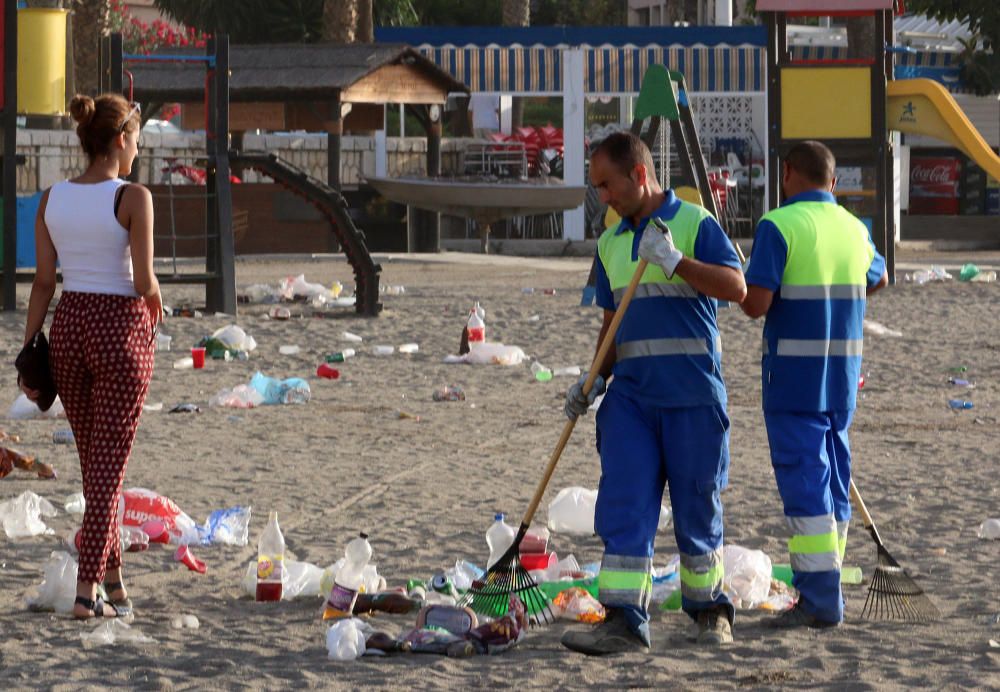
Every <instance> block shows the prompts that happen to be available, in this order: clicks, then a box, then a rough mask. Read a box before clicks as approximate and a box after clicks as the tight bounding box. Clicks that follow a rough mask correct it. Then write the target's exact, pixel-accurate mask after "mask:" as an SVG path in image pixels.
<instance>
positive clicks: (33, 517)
mask: <svg viewBox="0 0 1000 692" xmlns="http://www.w3.org/2000/svg"><path fill="white" fill-rule="evenodd" d="M55 515H56V508H55V507H53V506H52V503H51V502H49V501H48V500H46V499H45V498H44V497H41V496H39V495H36V494H35V493H33V492H31V491H30V490H25V491H24V492H23V493H21V494H20V495H18V496H17V497H15V498H14V499H13V500H7V501H6V502H0V524H2V525H3V530H4V531H5V532H6V533H7V538H26V537H28V536H38V535H39V534H52V533H55V532H54V531H53V530H52V529H50V528H49V527H48V526H46V525H45V522H44V521H42V517H54V516H55Z"/></svg>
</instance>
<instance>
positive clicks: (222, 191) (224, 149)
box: [214, 34, 236, 315]
mask: <svg viewBox="0 0 1000 692" xmlns="http://www.w3.org/2000/svg"><path fill="white" fill-rule="evenodd" d="M214 89H215V122H216V125H215V135H216V138H215V146H216V150H215V189H216V195H217V197H216V208H217V209H218V214H219V215H218V219H217V221H216V223H217V229H218V236H217V238H216V241H215V242H216V243H218V248H219V250H218V255H217V257H218V262H219V265H218V274H219V277H218V282H219V288H220V291H219V298H220V300H221V302H220V305H219V307H216V308H215V310H216V311H217V312H218V311H220V309H221V312H224V313H226V314H228V315H235V314H236V248H235V239H234V238H233V192H232V183H231V182H230V181H229V36H228V35H226V34H220V35H219V37H218V40H217V42H216V46H215V85H214Z"/></svg>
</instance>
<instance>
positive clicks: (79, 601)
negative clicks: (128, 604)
mask: <svg viewBox="0 0 1000 692" xmlns="http://www.w3.org/2000/svg"><path fill="white" fill-rule="evenodd" d="M74 605H82V606H83V607H84V608H86V609H87V610H89V611H90V612H92V613H93V615H76V614H75V613H74V614H73V617H74V618H76V619H77V620H92V619H94V618H104V617H106V616H105V615H104V606H108V607H109V608H111V610H113V611H115V617H116V618H124V617H125V613H124V612H123V611H122V609H121V607H120V606H117V605H115V604H114V603H111V602H110V601H105V600H104V599H103V598H101V597H100V596H98V597H97V598H95V599H94V600H90V599H89V598H84V597H83V596H77V597H76V601H74ZM108 619H111V618H108Z"/></svg>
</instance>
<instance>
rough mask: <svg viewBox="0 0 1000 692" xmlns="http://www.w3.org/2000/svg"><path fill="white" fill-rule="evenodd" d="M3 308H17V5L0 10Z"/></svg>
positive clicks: (7, 3) (10, 0)
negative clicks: (0, 51) (0, 21)
mask: <svg viewBox="0 0 1000 692" xmlns="http://www.w3.org/2000/svg"><path fill="white" fill-rule="evenodd" d="M3 26H4V31H3V33H4V49H3V51H4V52H3V60H4V67H3V115H2V127H3V154H4V155H3V309H4V310H14V309H16V308H17V3H16V2H15V1H14V0H4V7H3Z"/></svg>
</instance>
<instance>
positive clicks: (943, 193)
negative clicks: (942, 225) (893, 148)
mask: <svg viewBox="0 0 1000 692" xmlns="http://www.w3.org/2000/svg"><path fill="white" fill-rule="evenodd" d="M961 169H962V166H961V162H960V160H959V158H958V157H957V156H918V155H915V154H911V155H910V213H911V214H958V207H959V204H958V202H959V194H958V182H959V175H960V173H961Z"/></svg>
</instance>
